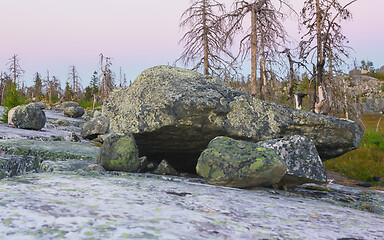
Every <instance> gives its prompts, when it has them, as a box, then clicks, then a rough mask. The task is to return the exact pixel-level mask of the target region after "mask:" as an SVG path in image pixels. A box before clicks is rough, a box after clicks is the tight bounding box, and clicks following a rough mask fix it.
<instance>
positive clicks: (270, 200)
mask: <svg viewBox="0 0 384 240" xmlns="http://www.w3.org/2000/svg"><path fill="white" fill-rule="evenodd" d="M0 212H1V215H0V239H1V238H3V239H62V238H67V239H139V238H141V239H265V238H272V239H338V238H354V239H381V238H382V236H384V228H383V225H384V216H383V215H376V214H372V213H367V212H363V211H358V210H354V209H350V208H345V207H342V206H337V205H334V204H331V203H328V202H324V201H318V200H315V199H312V198H309V197H300V196H298V195H296V194H293V193H288V192H280V191H272V190H270V189H259V190H254V191H251V190H241V189H233V188H224V187H217V186H210V185H205V184H202V183H200V182H199V180H196V179H188V178H170V177H159V176H154V175H148V174H125V175H120V176H113V175H111V174H104V175H103V174H91V173H84V174H73V173H69V172H68V173H65V174H63V173H39V174H30V175H23V176H19V177H13V178H8V179H3V180H0Z"/></svg>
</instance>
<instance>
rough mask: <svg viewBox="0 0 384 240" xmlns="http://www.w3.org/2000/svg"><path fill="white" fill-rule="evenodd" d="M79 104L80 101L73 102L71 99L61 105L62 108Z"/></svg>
mask: <svg viewBox="0 0 384 240" xmlns="http://www.w3.org/2000/svg"><path fill="white" fill-rule="evenodd" d="M78 106H79V103H77V102H72V101H69V102H63V103H62V104H61V107H62V108H67V107H78Z"/></svg>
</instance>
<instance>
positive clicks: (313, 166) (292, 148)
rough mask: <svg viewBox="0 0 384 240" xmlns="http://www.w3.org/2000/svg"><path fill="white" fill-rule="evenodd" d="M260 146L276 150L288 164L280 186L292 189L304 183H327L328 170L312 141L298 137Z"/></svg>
mask: <svg viewBox="0 0 384 240" xmlns="http://www.w3.org/2000/svg"><path fill="white" fill-rule="evenodd" d="M258 144H259V145H261V146H263V147H266V148H272V149H274V150H275V151H276V153H277V154H278V155H280V156H281V157H282V158H283V159H284V162H285V164H287V171H286V172H285V175H284V176H283V178H282V179H281V180H280V182H279V185H281V186H288V187H291V186H295V185H300V184H303V183H325V182H327V173H326V170H325V168H324V165H323V162H322V161H321V159H320V156H319V154H318V153H317V150H316V147H315V144H314V143H313V141H312V140H311V139H309V138H307V137H304V136H298V135H296V136H287V137H284V138H280V139H272V140H267V141H264V142H259V143H258Z"/></svg>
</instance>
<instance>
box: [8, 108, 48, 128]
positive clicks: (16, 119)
mask: <svg viewBox="0 0 384 240" xmlns="http://www.w3.org/2000/svg"><path fill="white" fill-rule="evenodd" d="M46 120H47V119H46V117H45V113H44V111H43V110H42V109H41V108H40V107H36V106H35V105H33V104H28V105H22V106H18V107H16V109H15V110H14V112H13V114H12V119H11V121H10V122H11V123H12V124H13V125H15V126H16V127H18V128H22V129H33V130H41V129H42V128H43V127H44V125H45V122H46ZM8 121H9V120H8Z"/></svg>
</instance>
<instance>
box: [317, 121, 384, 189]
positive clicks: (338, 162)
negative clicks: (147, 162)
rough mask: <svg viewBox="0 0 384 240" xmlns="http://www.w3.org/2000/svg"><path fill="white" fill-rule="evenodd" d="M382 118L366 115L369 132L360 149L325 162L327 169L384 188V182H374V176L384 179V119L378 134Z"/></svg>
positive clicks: (365, 135) (367, 131)
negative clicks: (378, 124)
mask: <svg viewBox="0 0 384 240" xmlns="http://www.w3.org/2000/svg"><path fill="white" fill-rule="evenodd" d="M380 117H381V115H373V114H369V115H365V116H364V117H363V121H364V124H365V125H366V127H367V130H366V131H365V133H364V138H363V141H362V143H361V145H360V147H359V148H358V149H356V150H354V151H351V152H348V153H346V154H344V155H343V156H341V157H338V158H334V159H330V160H328V161H326V162H324V166H325V168H326V169H327V170H332V171H335V172H338V173H340V174H342V175H344V176H346V177H348V178H351V179H355V180H360V181H364V182H371V183H372V184H373V185H374V186H378V185H379V186H384V181H381V182H379V183H376V182H374V181H373V177H374V176H379V177H382V178H384V134H383V133H384V118H383V119H382V121H381V122H380V126H379V128H378V130H379V131H378V132H376V125H377V123H378V121H379V119H380Z"/></svg>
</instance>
